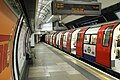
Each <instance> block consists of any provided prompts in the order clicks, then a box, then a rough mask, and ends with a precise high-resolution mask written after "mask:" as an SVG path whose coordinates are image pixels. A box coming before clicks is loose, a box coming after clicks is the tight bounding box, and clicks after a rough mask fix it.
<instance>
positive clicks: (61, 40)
mask: <svg viewBox="0 0 120 80" xmlns="http://www.w3.org/2000/svg"><path fill="white" fill-rule="evenodd" d="M64 34H65V32H62V34H61V38H60V49H62V48H63V35H64Z"/></svg>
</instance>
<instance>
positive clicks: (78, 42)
mask: <svg viewBox="0 0 120 80" xmlns="http://www.w3.org/2000/svg"><path fill="white" fill-rule="evenodd" d="M86 30H87V28H82V29H81V30H80V31H79V32H78V35H77V40H76V54H77V55H78V56H80V57H82V56H83V52H82V51H83V43H84V33H85V31H86Z"/></svg>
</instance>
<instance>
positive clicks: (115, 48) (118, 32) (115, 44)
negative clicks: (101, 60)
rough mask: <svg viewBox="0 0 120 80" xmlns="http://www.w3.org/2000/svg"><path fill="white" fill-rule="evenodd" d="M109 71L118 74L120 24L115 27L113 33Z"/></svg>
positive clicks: (119, 65)
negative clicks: (111, 70)
mask: <svg viewBox="0 0 120 80" xmlns="http://www.w3.org/2000/svg"><path fill="white" fill-rule="evenodd" d="M111 69H113V70H114V71H116V72H118V73H120V24H119V25H117V27H116V28H115V29H114V32H113V41H112V48H111Z"/></svg>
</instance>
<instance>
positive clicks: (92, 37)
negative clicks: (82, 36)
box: [90, 35, 97, 44]
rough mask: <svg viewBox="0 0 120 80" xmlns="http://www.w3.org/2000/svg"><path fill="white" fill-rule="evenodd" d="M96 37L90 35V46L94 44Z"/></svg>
mask: <svg viewBox="0 0 120 80" xmlns="http://www.w3.org/2000/svg"><path fill="white" fill-rule="evenodd" d="M96 39H97V35H91V40H90V44H96Z"/></svg>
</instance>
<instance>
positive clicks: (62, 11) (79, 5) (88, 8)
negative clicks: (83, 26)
mask: <svg viewBox="0 0 120 80" xmlns="http://www.w3.org/2000/svg"><path fill="white" fill-rule="evenodd" d="M52 14H53V15H70V14H72V15H73V14H77V15H100V14H101V3H98V2H81V1H53V2H52Z"/></svg>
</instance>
